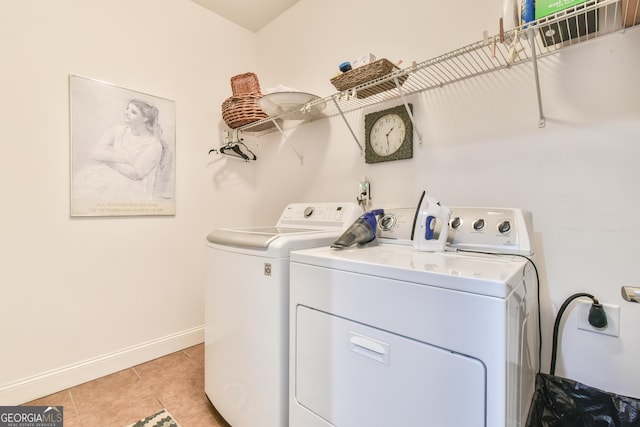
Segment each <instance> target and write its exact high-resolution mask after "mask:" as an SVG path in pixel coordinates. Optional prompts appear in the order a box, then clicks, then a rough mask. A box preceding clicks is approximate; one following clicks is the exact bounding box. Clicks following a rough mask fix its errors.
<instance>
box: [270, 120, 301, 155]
mask: <svg viewBox="0 0 640 427" xmlns="http://www.w3.org/2000/svg"><path fill="white" fill-rule="evenodd" d="M271 122H272V123H273V124H274V125H275V126H276V128H277V129H278V131H280V135H282V139H283V140H284V143H285V145H287V146H288V147H289V148H291V149H292V150H293V152H294V153H296V156H298V159H300V164H303V163H304V157H302V154H300V152H299V151H298V150H296V147H295V146H294V145H293V144H292V143H290V142H289V138H288V137H287V134H286V133H284V130H283V129H282V127H281V126H280V125H279V124H278V122H277V121H276V119H275V118H272V119H271Z"/></svg>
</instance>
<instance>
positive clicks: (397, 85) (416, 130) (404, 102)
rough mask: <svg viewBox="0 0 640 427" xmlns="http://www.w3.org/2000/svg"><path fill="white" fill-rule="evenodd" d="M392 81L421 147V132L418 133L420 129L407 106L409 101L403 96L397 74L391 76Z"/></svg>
mask: <svg viewBox="0 0 640 427" xmlns="http://www.w3.org/2000/svg"><path fill="white" fill-rule="evenodd" d="M393 81H394V82H395V84H396V88H398V95H400V99H402V103H403V104H404V108H405V109H406V110H407V114H408V115H409V119H411V124H413V131H414V132H415V134H416V136H417V137H418V145H420V147H422V134H421V133H420V129H419V127H418V125H417V124H416V121H415V120H414V118H413V112H411V108H409V103H408V102H407V98H406V97H405V96H404V91H403V90H402V85H401V84H400V82H399V81H398V76H395V77H394V78H393Z"/></svg>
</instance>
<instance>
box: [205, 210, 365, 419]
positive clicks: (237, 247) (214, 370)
mask: <svg viewBox="0 0 640 427" xmlns="http://www.w3.org/2000/svg"><path fill="white" fill-rule="evenodd" d="M361 214H362V210H361V208H360V207H359V206H358V205H357V204H355V203H309V204H291V205H289V206H287V207H286V208H285V209H284V211H283V213H282V215H281V216H280V219H279V220H278V222H277V224H276V225H275V226H268V227H247V228H226V229H218V230H214V231H212V232H211V233H209V235H208V236H207V241H206V249H205V251H206V254H205V261H206V272H205V275H206V283H205V392H206V394H207V396H208V397H209V399H210V400H211V402H212V403H213V405H214V406H215V407H216V409H217V410H218V411H219V412H220V414H222V416H223V417H224V418H225V419H226V420H227V421H228V422H229V423H230V424H231V425H232V426H233V427H255V426H264V427H286V426H288V397H287V396H288V339H289V332H288V331H289V329H288V326H289V320H288V319H289V305H288V304H289V253H290V251H291V250H293V249H302V248H310V247H315V246H323V245H329V244H330V243H331V242H332V241H334V240H335V239H336V238H337V237H338V236H339V235H340V234H341V233H342V232H343V231H344V229H345V228H346V227H347V226H349V225H350V224H351V223H352V222H353V221H355V219H356V218H357V217H358V216H359V215H361Z"/></svg>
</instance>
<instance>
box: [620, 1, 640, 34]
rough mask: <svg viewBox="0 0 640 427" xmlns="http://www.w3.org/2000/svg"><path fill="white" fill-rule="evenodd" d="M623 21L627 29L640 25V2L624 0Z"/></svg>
mask: <svg viewBox="0 0 640 427" xmlns="http://www.w3.org/2000/svg"><path fill="white" fill-rule="evenodd" d="M622 19H623V21H624V26H625V27H631V26H634V25H637V24H640V0H622Z"/></svg>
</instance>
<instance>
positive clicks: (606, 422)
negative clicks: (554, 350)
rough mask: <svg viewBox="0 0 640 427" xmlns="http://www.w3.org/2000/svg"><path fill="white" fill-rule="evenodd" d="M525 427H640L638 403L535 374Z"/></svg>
mask: <svg viewBox="0 0 640 427" xmlns="http://www.w3.org/2000/svg"><path fill="white" fill-rule="evenodd" d="M526 427H640V400H638V399H634V398H631V397H626V396H620V395H617V394H613V393H608V392H605V391H602V390H599V389H597V388H594V387H590V386H587V385H584V384H581V383H579V382H577V381H573V380H569V379H566V378H561V377H557V376H555V375H549V374H543V373H539V374H538V375H537V377H536V391H535V394H534V396H533V401H532V402H531V408H530V409H529V417H528V419H527V425H526Z"/></svg>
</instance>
